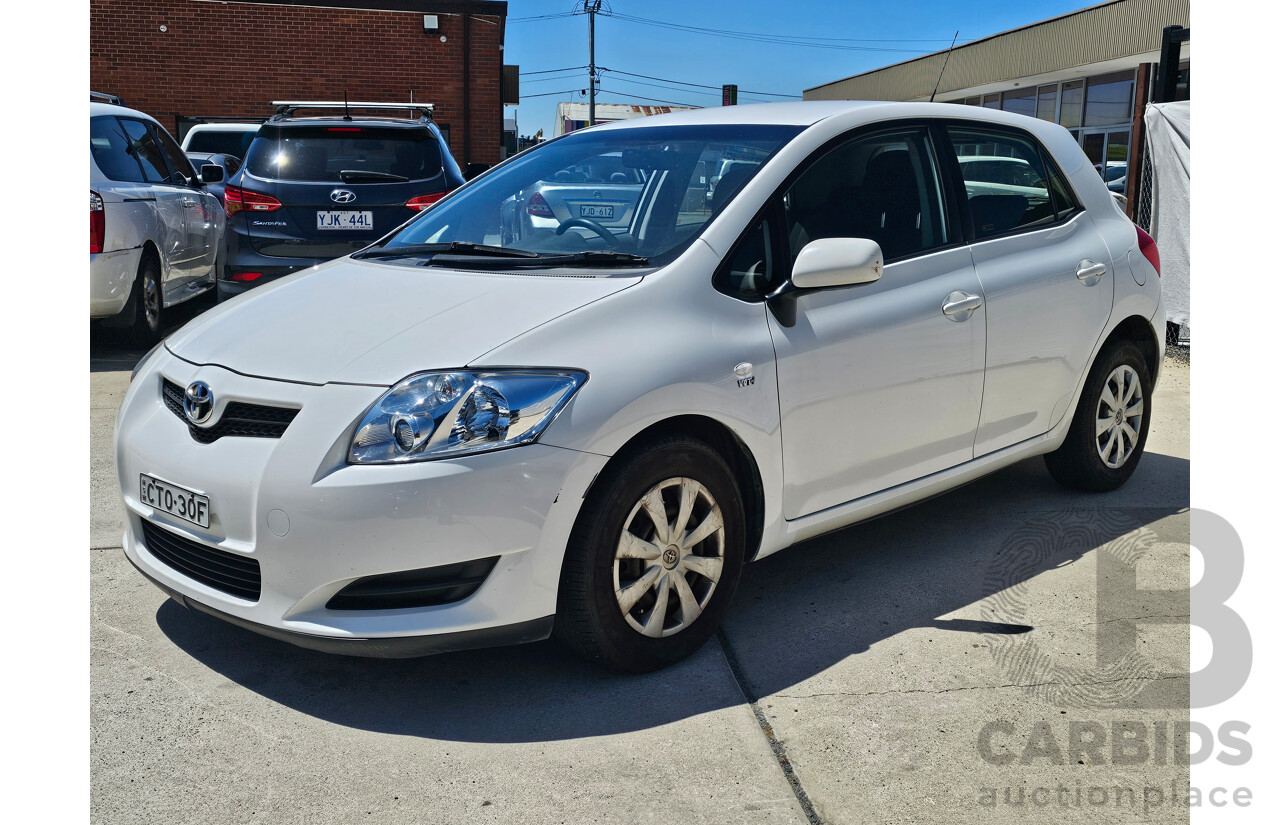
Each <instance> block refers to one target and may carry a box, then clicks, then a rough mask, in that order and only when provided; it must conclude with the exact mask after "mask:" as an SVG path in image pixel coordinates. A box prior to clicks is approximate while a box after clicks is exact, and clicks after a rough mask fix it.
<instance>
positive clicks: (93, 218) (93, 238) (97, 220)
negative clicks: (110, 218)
mask: <svg viewBox="0 0 1280 825" xmlns="http://www.w3.org/2000/svg"><path fill="white" fill-rule="evenodd" d="M106 234H107V212H106V210H105V209H104V208H103V206H102V196H101V195H99V194H98V193H97V192H95V191H93V190H92V189H90V190H89V254H90V255H96V254H98V253H99V252H101V251H102V241H103V238H105V237H106Z"/></svg>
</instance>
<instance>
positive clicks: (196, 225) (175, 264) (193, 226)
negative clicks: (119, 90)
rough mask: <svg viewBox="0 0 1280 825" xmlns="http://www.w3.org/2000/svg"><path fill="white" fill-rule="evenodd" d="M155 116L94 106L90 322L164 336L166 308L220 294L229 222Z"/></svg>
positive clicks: (209, 170)
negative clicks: (222, 254) (210, 293)
mask: <svg viewBox="0 0 1280 825" xmlns="http://www.w3.org/2000/svg"><path fill="white" fill-rule="evenodd" d="M222 175H223V171H222V167H220V166H216V165H212V164H209V165H205V166H203V167H201V171H200V174H199V175H197V174H196V172H195V170H194V169H193V168H192V166H191V162H190V161H189V160H188V159H187V157H186V155H184V154H183V153H182V150H181V149H180V148H178V144H177V142H176V141H175V140H174V139H173V137H172V136H170V134H169V133H168V132H167V131H165V128H164V127H163V126H161V125H160V124H159V123H157V122H156V121H155V119H154V118H152V117H150V116H148V115H145V114H143V113H142V112H138V111H135V110H133V109H128V108H125V107H124V106H117V105H113V104H107V103H94V102H91V103H90V104H89V317H90V318H91V319H103V320H104V322H105V323H106V324H107V325H109V326H120V327H126V328H129V329H130V331H131V332H132V335H133V337H134V339H135V341H136V342H137V343H139V344H146V343H150V342H152V341H154V340H156V339H158V338H159V336H160V331H161V329H162V328H163V317H164V313H165V310H167V309H168V308H169V307H172V306H174V305H175V304H180V303H182V302H183V301H186V300H188V299H190V298H194V297H195V296H197V295H200V294H201V293H203V292H206V291H208V290H210V289H213V288H214V286H215V285H216V283H217V280H216V279H217V271H218V267H219V265H220V261H219V260H218V257H219V256H218V253H219V250H220V248H221V246H222V232H223V228H224V226H225V225H226V214H225V212H224V211H223V207H222V204H221V202H220V201H219V200H218V198H217V197H216V196H215V195H213V194H212V193H210V192H209V191H208V189H207V188H206V187H207V185H208V184H210V183H216V182H218V181H220V180H222Z"/></svg>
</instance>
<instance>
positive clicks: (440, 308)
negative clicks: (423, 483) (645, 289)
mask: <svg viewBox="0 0 1280 825" xmlns="http://www.w3.org/2000/svg"><path fill="white" fill-rule="evenodd" d="M639 280H640V277H639V276H638V275H629V274H624V273H610V274H609V275H608V276H605V277H595V276H593V275H592V274H591V271H590V270H581V271H578V272H573V273H566V274H564V275H556V274H549V273H548V272H546V271H525V272H514V273H504V272H488V271H484V272H480V271H456V270H449V269H441V268H436V267H430V268H425V267H419V266H411V265H394V264H387V263H375V262H373V261H359V260H352V259H349V258H344V259H339V260H336V261H331V262H329V263H326V264H322V265H320V266H318V267H315V268H313V269H310V270H305V271H303V272H299V273H296V274H294V275H291V276H288V277H285V278H282V279H280V280H278V281H274V282H272V283H269V284H265V285H263V286H261V287H258V288H256V289H253V290H251V291H250V292H248V293H245V294H244V295H242V296H239V297H237V298H235V299H233V300H231V301H229V302H227V303H225V304H222V305H220V306H218V307H215V308H214V309H213V310H210V311H209V312H207V313H205V314H204V315H202V316H200V317H198V318H196V319H195V320H193V321H192V322H191V323H189V324H187V325H186V326H185V327H183V328H182V329H180V330H178V331H177V332H175V333H174V334H173V335H172V336H170V337H169V338H168V339H167V340H166V342H165V345H166V347H167V348H168V349H169V351H170V352H172V353H173V354H175V355H177V356H178V357H179V358H182V359H183V360H185V361H189V362H191V363H195V364H214V365H217V366H221V367H225V368H227V369H230V370H234V371H236V372H239V373H242V374H245V375H251V376H258V377H262V378H270V379H277V380H285V381H298V382H303V383H310V384H325V383H329V382H342V383H351V384H374V385H390V384H393V383H395V382H396V381H399V380H400V379H401V378H404V377H405V376H407V375H410V374H413V373H415V372H421V371H424V370H432V369H449V368H455V367H463V366H466V365H468V364H469V363H470V362H471V361H472V360H474V359H476V358H479V357H480V356H481V355H483V354H484V353H486V352H488V351H489V350H492V349H493V348H494V347H497V346H499V345H500V344H503V343H505V342H507V341H509V340H511V339H512V338H515V337H516V336H518V335H520V334H522V333H524V332H527V331H528V330H530V329H533V328H534V327H537V326H540V325H542V324H545V323H547V322H548V321H550V320H552V319H554V318H556V317H557V316H560V315H563V314H565V313H567V312H571V311H573V310H575V309H578V308H579V307H582V306H585V305H586V304H589V303H592V302H593V301H597V300H599V299H601V298H604V297H606V296H608V295H611V294H613V293H615V292H618V291H620V290H622V289H625V288H627V287H628V286H631V285H633V284H635V283H637V282H639ZM510 366H532V365H515V364H513V365H510ZM550 366H573V365H572V364H555V365H550Z"/></svg>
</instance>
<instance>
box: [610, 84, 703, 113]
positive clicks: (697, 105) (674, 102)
mask: <svg viewBox="0 0 1280 825" xmlns="http://www.w3.org/2000/svg"><path fill="white" fill-rule="evenodd" d="M600 93H601V94H606V95H619V96H621V97H629V98H632V99H634V100H648V101H651V102H653V103H667V104H670V105H672V106H688V107H690V108H693V109H705V108H706V107H705V106H703V105H702V104H701V103H682V102H680V101H678V100H662V99H661V98H656V97H645V96H643V95H633V94H631V93H630V92H618V91H614V90H613V89H603V88H602V89H600Z"/></svg>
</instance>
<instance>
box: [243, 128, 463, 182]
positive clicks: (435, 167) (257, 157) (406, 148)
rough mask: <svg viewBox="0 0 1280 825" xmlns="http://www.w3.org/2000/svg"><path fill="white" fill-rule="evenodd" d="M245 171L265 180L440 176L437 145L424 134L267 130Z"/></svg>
mask: <svg viewBox="0 0 1280 825" xmlns="http://www.w3.org/2000/svg"><path fill="white" fill-rule="evenodd" d="M245 168H246V169H248V170H249V174H251V175H253V176H254V177H257V178H266V179H269V180H287V181H312V182H323V183H344V182H347V183H349V182H351V180H352V179H353V178H354V177H367V178H368V179H369V180H388V181H409V180H412V181H419V180H428V179H430V178H434V177H436V176H437V175H439V174H440V172H441V165H440V144H439V142H437V141H436V139H435V135H433V134H432V133H431V131H430V130H428V129H426V128H413V129H409V128H385V127H382V128H380V127H368V126H286V127H280V126H269V125H268V126H264V127H262V129H261V130H260V131H259V132H258V136H257V137H256V138H254V141H253V145H252V146H250V147H249V156H248V157H247V158H245ZM344 173H345V174H344Z"/></svg>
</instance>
